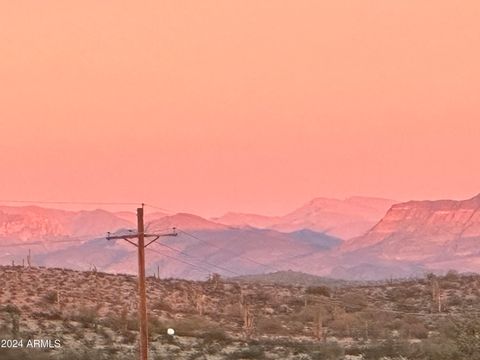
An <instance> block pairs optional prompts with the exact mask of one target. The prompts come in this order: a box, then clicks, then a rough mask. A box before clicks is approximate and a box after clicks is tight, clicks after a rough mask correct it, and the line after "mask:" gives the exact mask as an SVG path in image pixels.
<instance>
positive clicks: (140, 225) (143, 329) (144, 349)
mask: <svg viewBox="0 0 480 360" xmlns="http://www.w3.org/2000/svg"><path fill="white" fill-rule="evenodd" d="M161 236H177V233H176V232H175V228H174V231H173V233H170V234H145V225H144V221H143V204H142V207H141V208H138V209H137V233H136V234H128V235H118V236H110V233H109V234H108V236H107V240H118V239H123V240H125V241H127V242H129V243H130V244H132V245H134V246H136V247H137V248H138V303H139V306H138V317H139V320H140V328H139V330H140V344H139V345H140V346H139V348H140V354H139V359H140V360H148V317H147V292H146V289H145V248H146V247H147V246H148V245H150V244H151V243H153V242H155V241H156V240H157V239H158V238H159V237H161ZM150 237H153V238H154V239H153V240H151V241H150V242H148V243H147V244H145V238H150ZM131 239H138V240H137V243H135V242H133V241H131ZM159 275H160V274H159Z"/></svg>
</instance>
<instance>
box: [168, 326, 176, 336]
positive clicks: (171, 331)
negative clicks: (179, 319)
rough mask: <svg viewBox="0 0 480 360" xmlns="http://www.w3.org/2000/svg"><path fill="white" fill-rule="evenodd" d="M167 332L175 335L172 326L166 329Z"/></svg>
mask: <svg viewBox="0 0 480 360" xmlns="http://www.w3.org/2000/svg"><path fill="white" fill-rule="evenodd" d="M167 334H168V335H170V336H173V335H175V330H173V329H172V328H168V329H167Z"/></svg>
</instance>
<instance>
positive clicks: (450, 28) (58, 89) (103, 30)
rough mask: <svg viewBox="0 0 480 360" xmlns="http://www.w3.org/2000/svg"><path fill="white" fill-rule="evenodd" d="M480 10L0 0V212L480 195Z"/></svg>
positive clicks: (274, 207) (258, 206)
mask: <svg viewBox="0 0 480 360" xmlns="http://www.w3.org/2000/svg"><path fill="white" fill-rule="evenodd" d="M479 19H480V1H478V0H462V1H453V0H452V1H444V0H397V1H393V0H377V1H372V0H363V1H356V0H350V1H342V0H330V1H321V0H318V1H305V0H303V1H302V0H292V1H290V0H268V1H267V0H236V1H233V0H232V1H223V0H222V1H220V0H218V1H210V0H202V1H178V0H171V1H140V2H139V1H117V0H115V1H106V0H105V1H98V0H95V1H90V0H84V1H78V2H71V1H64V0H59V1H48V0H45V1H33V0H32V1H22V0H16V1H7V0H3V1H0V84H1V86H0V122H1V129H0V166H1V169H2V174H1V177H0V199H21V200H23V199H35V200H49V201H70V200H72V201H122V202H123V201H126V202H130V201H139V202H141V201H144V202H149V203H152V204H156V205H158V206H161V207H164V208H167V209H171V210H173V211H191V212H195V213H197V214H201V215H206V216H211V215H220V214H222V213H223V212H225V211H227V210H235V211H248V212H256V213H265V214H282V213H285V212H287V211H289V210H291V209H293V208H294V207H297V206H299V205H301V204H302V203H304V202H306V201H308V200H310V199H311V198H313V197H316V196H327V197H340V198H343V197H346V196H349V195H366V196H380V197H388V198H393V199H397V200H409V199H424V198H430V199H437V198H468V197H471V196H474V195H475V194H477V193H479V192H480V165H479V164H480V161H479V157H480V145H479V143H480V141H479V139H480V101H479V100H480V65H479V64H480V45H479V44H480V20H479Z"/></svg>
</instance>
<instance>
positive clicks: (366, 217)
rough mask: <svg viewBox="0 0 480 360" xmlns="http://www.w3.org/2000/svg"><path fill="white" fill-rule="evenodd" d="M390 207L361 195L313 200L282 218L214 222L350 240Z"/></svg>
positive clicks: (230, 216)
mask: <svg viewBox="0 0 480 360" xmlns="http://www.w3.org/2000/svg"><path fill="white" fill-rule="evenodd" d="M393 204H395V201H394V200H387V199H380V198H369V197H360V196H356V197H350V198H347V199H345V200H338V199H329V198H316V199H313V200H312V201H310V202H308V203H306V204H305V205H303V206H301V207H300V208H298V209H295V210H294V211H292V212H290V213H288V214H286V215H284V216H275V217H268V216H261V215H254V214H242V213H227V214H225V215H224V216H222V217H219V218H215V219H213V220H214V221H217V222H220V223H223V224H228V225H232V226H238V227H243V226H252V227H256V228H267V229H275V230H279V231H297V230H302V229H310V230H314V231H318V232H322V233H325V234H328V235H331V236H334V237H338V238H341V239H349V238H352V237H355V236H359V235H363V234H364V233H365V232H366V231H368V230H369V229H370V228H371V227H372V226H373V225H375V224H376V223H377V222H378V220H379V219H380V218H381V217H382V216H383V215H385V213H386V212H387V210H388V209H389V208H390V207H391V206H392V205H393Z"/></svg>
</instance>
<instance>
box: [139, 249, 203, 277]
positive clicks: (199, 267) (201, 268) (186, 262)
mask: <svg viewBox="0 0 480 360" xmlns="http://www.w3.org/2000/svg"><path fill="white" fill-rule="evenodd" d="M147 251H151V252H154V253H157V254H160V255H162V256H165V257H167V258H169V259H172V260H175V261H178V262H181V263H184V264H186V265H189V266H192V267H194V268H197V269H200V270H203V271H205V274H207V275H208V274H210V273H211V270H210V269H207V268H204V267H202V266H199V265H195V264H192V263H191V262H188V261H185V260H182V259H179V258H176V257H174V256H170V255H167V254H164V253H162V252H160V251H157V250H154V249H152V248H147Z"/></svg>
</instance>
